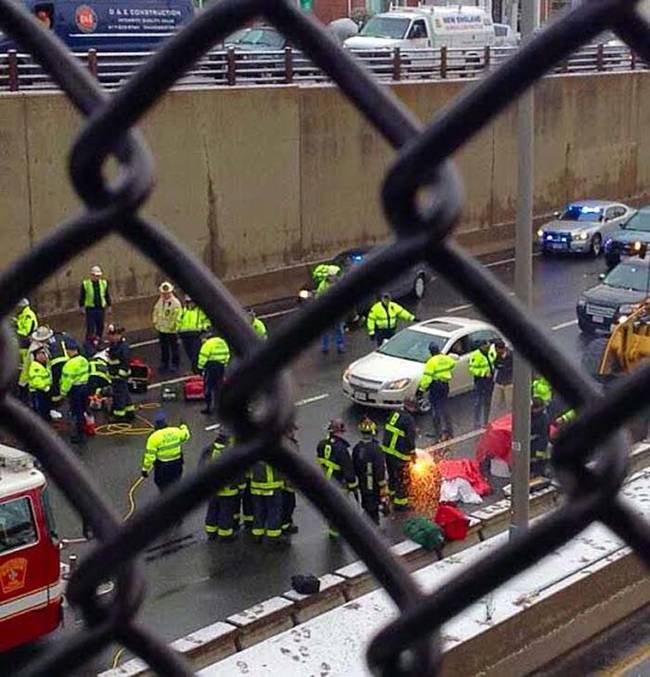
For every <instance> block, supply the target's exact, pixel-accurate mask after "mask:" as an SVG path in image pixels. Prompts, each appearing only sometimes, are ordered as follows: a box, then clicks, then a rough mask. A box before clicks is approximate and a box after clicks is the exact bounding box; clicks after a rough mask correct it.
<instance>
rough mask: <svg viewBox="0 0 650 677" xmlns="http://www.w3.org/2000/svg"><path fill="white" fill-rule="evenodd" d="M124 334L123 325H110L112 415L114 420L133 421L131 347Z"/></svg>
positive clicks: (109, 360)
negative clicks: (130, 379) (130, 387)
mask: <svg viewBox="0 0 650 677" xmlns="http://www.w3.org/2000/svg"><path fill="white" fill-rule="evenodd" d="M123 334H124V328H123V327H119V326H117V325H114V324H109V325H108V342H109V348H108V368H109V372H110V375H111V386H112V388H111V389H112V391H113V405H112V409H111V416H112V418H113V420H114V421H132V420H133V419H134V418H135V407H134V406H133V402H131V394H130V393H129V385H128V378H129V376H130V374H131V366H130V363H129V354H130V349H129V344H128V343H127V342H126V339H125V338H124V336H123Z"/></svg>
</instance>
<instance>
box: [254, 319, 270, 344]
mask: <svg viewBox="0 0 650 677" xmlns="http://www.w3.org/2000/svg"><path fill="white" fill-rule="evenodd" d="M253 329H254V331H255V333H256V334H257V335H258V336H259V337H260V338H263V339H265V338H266V336H267V332H266V325H265V324H264V322H262V320H260V318H259V317H256V318H255V319H254V320H253Z"/></svg>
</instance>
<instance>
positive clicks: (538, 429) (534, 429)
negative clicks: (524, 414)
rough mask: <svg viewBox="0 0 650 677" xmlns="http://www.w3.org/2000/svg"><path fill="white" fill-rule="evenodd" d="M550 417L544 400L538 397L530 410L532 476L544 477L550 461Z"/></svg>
mask: <svg viewBox="0 0 650 677" xmlns="http://www.w3.org/2000/svg"><path fill="white" fill-rule="evenodd" d="M548 427H549V417H548V412H547V410H546V404H545V402H544V400H541V399H540V398H538V397H536V398H534V399H533V404H532V406H531V410H530V474H531V475H532V476H534V477H540V476H543V475H544V474H545V472H546V461H547V460H548V441H549V438H548Z"/></svg>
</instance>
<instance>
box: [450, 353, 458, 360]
mask: <svg viewBox="0 0 650 677" xmlns="http://www.w3.org/2000/svg"><path fill="white" fill-rule="evenodd" d="M447 354H448V355H449V357H451V358H452V359H454V360H458V359H460V355H459V354H458V353H447Z"/></svg>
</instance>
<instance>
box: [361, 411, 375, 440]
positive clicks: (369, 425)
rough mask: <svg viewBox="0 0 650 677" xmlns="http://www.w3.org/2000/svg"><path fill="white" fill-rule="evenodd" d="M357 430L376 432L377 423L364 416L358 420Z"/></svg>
mask: <svg viewBox="0 0 650 677" xmlns="http://www.w3.org/2000/svg"><path fill="white" fill-rule="evenodd" d="M359 432H362V433H370V434H371V435H376V434H377V424H376V423H375V422H374V421H373V420H372V419H371V418H368V417H367V416H364V417H363V418H362V419H361V421H360V422H359Z"/></svg>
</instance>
